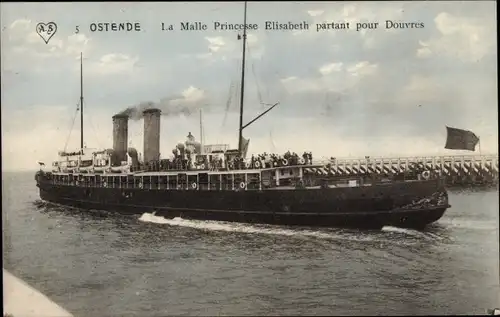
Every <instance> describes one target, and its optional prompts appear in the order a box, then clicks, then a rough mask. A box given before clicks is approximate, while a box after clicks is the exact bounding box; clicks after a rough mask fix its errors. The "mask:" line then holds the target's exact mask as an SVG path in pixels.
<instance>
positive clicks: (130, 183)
mask: <svg viewBox="0 0 500 317" xmlns="http://www.w3.org/2000/svg"><path fill="white" fill-rule="evenodd" d="M303 170H304V166H285V167H277V168H266V169H253V170H250V169H248V170H230V171H221V172H218V171H217V172H216V171H207V172H203V171H197V170H194V171H175V172H174V171H170V172H141V173H134V174H88V173H50V174H49V175H51V176H49V178H50V181H51V182H52V183H53V184H55V185H63V186H78V187H102V188H124V189H127V188H131V189H132V188H140V189H153V190H154V189H177V190H262V189H264V188H273V187H286V186H295V185H297V183H298V182H299V181H301V180H302V179H303Z"/></svg>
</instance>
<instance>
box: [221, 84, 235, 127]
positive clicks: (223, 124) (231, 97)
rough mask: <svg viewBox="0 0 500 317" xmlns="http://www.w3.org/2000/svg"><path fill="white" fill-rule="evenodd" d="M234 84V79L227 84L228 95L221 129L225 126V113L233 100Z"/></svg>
mask: <svg viewBox="0 0 500 317" xmlns="http://www.w3.org/2000/svg"><path fill="white" fill-rule="evenodd" d="M234 86H235V83H234V81H231V84H230V85H229V95H228V98H227V102H226V109H225V111H224V118H223V119H222V126H221V130H222V129H223V128H224V127H225V126H226V120H227V114H228V112H229V108H231V103H232V101H233V94H234V90H235V89H234V88H235V87H234Z"/></svg>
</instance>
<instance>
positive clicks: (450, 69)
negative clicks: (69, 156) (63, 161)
mask: <svg viewBox="0 0 500 317" xmlns="http://www.w3.org/2000/svg"><path fill="white" fill-rule="evenodd" d="M495 5H496V3H495V2H479V1H475V2H452V1H447V2H379V3H368V2H342V3H339V2H337V3H329V2H307V3H300V2H289V3H284V2H279V3H278V2H276V3H263V2H262V3H261V2H249V3H248V22H249V23H258V24H259V25H260V30H258V31H251V32H249V40H248V51H247V53H248V61H247V80H246V88H247V90H246V97H245V102H246V107H245V112H246V114H245V121H249V120H250V119H252V117H254V116H255V115H256V114H257V113H258V112H259V111H262V110H263V109H265V107H266V106H265V105H262V104H261V101H262V102H264V103H275V102H278V101H279V102H280V105H279V106H278V107H277V108H275V109H274V110H272V111H271V112H270V113H269V114H268V115H266V117H265V118H263V119H261V120H260V121H258V122H257V123H255V124H254V125H252V126H251V127H249V128H248V130H246V131H245V136H246V137H249V138H250V139H251V142H250V148H249V152H260V151H268V152H270V151H278V152H282V151H286V150H287V149H291V150H294V151H297V152H301V151H304V150H310V151H313V153H317V155H318V156H337V157H346V156H357V157H359V156H364V155H372V156H376V155H385V156H392V155H401V156H405V155H418V154H422V155H426V154H460V153H461V152H457V151H449V150H445V149H444V148H443V147H444V143H445V137H446V130H445V125H449V126H455V127H459V128H465V129H471V130H473V131H474V132H476V134H478V135H479V136H480V137H481V147H482V151H483V152H490V153H496V152H497V144H498V129H497V125H498V124H497V120H498V119H497V118H498V117H497V104H498V102H497V88H496V87H497V82H496V77H497V76H496V69H497V66H496V59H497V57H496V19H495ZM387 19H392V20H395V21H404V22H423V23H424V24H425V27H424V28H423V29H407V30H397V31H394V30H389V31H388V30H386V29H385V28H384V27H383V24H384V21H385V20H387ZM242 20H243V2H241V3H240V2H222V3H215V2H214V3H61V4H58V3H24V4H18V3H2V4H1V22H2V42H1V45H2V139H3V140H2V141H3V142H2V146H3V148H2V155H3V160H2V161H3V164H4V166H3V168H5V169H29V168H33V167H34V166H35V165H36V160H38V159H40V160H46V161H51V160H52V159H54V158H55V155H56V154H57V151H58V150H61V149H63V148H64V145H65V143H66V139H67V138H68V133H69V127H70V125H71V121H72V116H73V114H74V111H75V107H76V103H77V102H78V98H79V94H80V92H79V73H78V72H79V61H78V58H79V54H80V51H83V53H84V58H85V60H84V76H85V77H84V81H85V87H84V90H85V101H86V103H85V107H86V113H87V114H88V115H86V118H85V119H86V126H85V128H86V131H87V133H86V143H87V146H89V147H111V145H112V139H111V131H112V129H111V116H112V115H113V114H115V113H116V112H118V111H120V110H123V109H124V108H126V107H128V106H132V105H136V104H139V103H141V102H145V101H155V102H158V101H159V100H160V99H163V98H175V99H178V100H177V101H176V102H177V104H183V105H186V106H189V107H192V109H197V108H198V107H200V106H201V107H203V109H204V113H205V115H204V119H205V120H204V128H205V136H206V141H207V142H208V143H215V142H224V143H230V144H232V146H233V147H235V146H237V143H236V141H237V125H238V116H237V110H238V101H239V97H238V94H239V90H238V89H237V87H238V85H239V72H240V68H241V65H240V64H241V41H238V40H237V32H236V31H220V32H217V31H213V30H212V28H211V25H212V22H213V21H221V22H230V23H231V22H232V23H242ZM266 20H280V21H282V22H286V21H293V22H301V21H307V22H309V23H310V24H311V29H310V30H309V31H307V32H291V31H265V30H263V25H264V22H265V21H266ZM41 21H43V22H49V21H54V22H56V23H57V24H58V31H57V33H56V34H55V36H54V37H53V38H52V39H51V40H50V42H49V44H45V43H44V42H43V41H42V39H40V38H39V37H38V35H37V34H35V33H34V32H35V25H36V24H37V23H38V22H41ZM111 21H115V22H128V21H130V22H140V23H141V28H142V32H140V33H133V32H132V33H112V32H108V33H104V32H94V33H93V32H90V30H89V25H90V23H92V22H111ZM185 21H191V22H195V21H202V22H206V23H208V24H209V30H207V31H200V32H186V31H184V32H181V31H173V32H162V31H161V27H160V25H161V22H165V23H166V24H174V26H175V27H176V28H177V29H179V23H180V22H185ZM324 21H327V22H332V21H335V22H342V21H351V24H352V25H354V24H355V23H356V22H357V21H363V22H380V24H382V27H381V28H379V29H377V30H369V31H367V32H357V31H356V30H349V31H330V32H325V31H323V32H316V29H315V23H318V22H324ZM77 25H78V26H79V29H80V33H79V34H77V35H75V34H74V31H75V27H76V26H77ZM231 83H233V84H234V86H235V87H234V89H233V91H232V93H230V85H231ZM230 94H231V95H232V100H231V103H230V113H229V114H228V116H227V120H226V123H225V125H223V118H224V109H225V108H226V104H227V102H228V98H229V95H230ZM259 96H260V97H259ZM419 105H421V106H419ZM78 127H79V126H78V124H76V125H75V129H74V131H73V132H72V135H71V137H70V139H69V147H73V148H74V147H77V146H78V144H79V135H78ZM189 131H191V132H193V134H194V135H195V136H196V137H199V118H198V116H197V115H196V116H191V117H182V116H180V117H164V118H163V119H162V136H161V147H162V153H165V155H168V154H169V153H170V151H171V149H172V147H173V146H174V145H175V144H176V143H177V142H178V141H180V140H182V139H184V137H185V136H186V135H187V133H188V132H189ZM130 145H131V146H134V147H136V148H137V149H138V150H139V151H142V122H140V121H138V122H130ZM469 153H470V152H469Z"/></svg>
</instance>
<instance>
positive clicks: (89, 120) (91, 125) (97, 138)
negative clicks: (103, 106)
mask: <svg viewBox="0 0 500 317" xmlns="http://www.w3.org/2000/svg"><path fill="white" fill-rule="evenodd" d="M85 114H86V116H87V119H88V120H87V121H88V122H89V124H90V127H91V128H92V131H93V132H94V134H95V137H96V140H97V145H98V146H99V148H102V146H101V144H102V143H101V142H99V135H98V133H97V131H96V129H95V128H94V124H93V123H92V118H91V117H90V115H89V113H88V112H86V113H85Z"/></svg>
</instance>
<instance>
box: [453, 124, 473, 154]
mask: <svg viewBox="0 0 500 317" xmlns="http://www.w3.org/2000/svg"><path fill="white" fill-rule="evenodd" d="M446 132H447V133H448V135H447V137H446V145H445V146H444V148H445V149H449V150H467V151H475V149H476V145H477V144H478V143H479V138H478V137H477V135H475V134H474V132H472V131H468V130H462V129H457V128H450V127H446Z"/></svg>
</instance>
